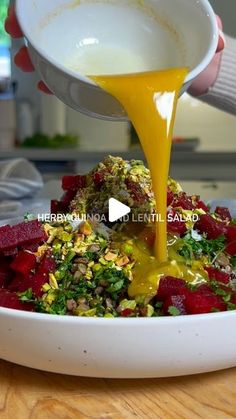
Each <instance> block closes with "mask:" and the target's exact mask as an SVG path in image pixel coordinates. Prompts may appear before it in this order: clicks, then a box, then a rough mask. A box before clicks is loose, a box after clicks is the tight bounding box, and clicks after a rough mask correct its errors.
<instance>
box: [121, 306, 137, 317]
mask: <svg viewBox="0 0 236 419" xmlns="http://www.w3.org/2000/svg"><path fill="white" fill-rule="evenodd" d="M133 313H134V311H133V310H131V308H125V309H124V310H122V312H121V313H120V314H121V317H130V316H131V315H132V314H133Z"/></svg>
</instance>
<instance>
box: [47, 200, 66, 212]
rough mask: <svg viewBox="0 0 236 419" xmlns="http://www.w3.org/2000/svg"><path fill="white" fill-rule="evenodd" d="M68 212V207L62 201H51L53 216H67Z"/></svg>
mask: <svg viewBox="0 0 236 419" xmlns="http://www.w3.org/2000/svg"><path fill="white" fill-rule="evenodd" d="M67 212H68V205H65V204H63V202H61V201H56V200H52V201H51V214H65V213H67Z"/></svg>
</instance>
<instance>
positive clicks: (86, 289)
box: [0, 156, 236, 317]
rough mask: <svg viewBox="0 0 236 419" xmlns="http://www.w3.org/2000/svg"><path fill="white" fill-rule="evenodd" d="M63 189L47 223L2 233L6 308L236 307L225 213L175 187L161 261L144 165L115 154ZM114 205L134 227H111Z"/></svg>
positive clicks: (108, 313) (110, 311) (91, 311)
mask: <svg viewBox="0 0 236 419" xmlns="http://www.w3.org/2000/svg"><path fill="white" fill-rule="evenodd" d="M62 189H63V190H64V194H63V197H62V198H61V200H60V201H52V202H51V213H52V215H54V216H55V217H53V216H52V217H50V220H49V221H47V220H46V219H45V221H39V220H37V219H36V220H35V219H30V220H29V219H27V217H26V219H25V220H24V221H23V222H22V223H20V224H17V225H14V226H9V225H7V226H3V227H0V306H1V307H6V308H13V309H18V310H27V311H36V312H40V313H48V314H54V315H71V316H86V317H156V316H177V315H187V314H200V313H212V312H218V311H226V310H235V309H236V220H233V219H232V217H231V214H230V212H229V210H228V209H227V208H222V207H218V208H216V210H215V212H214V213H212V212H211V211H210V210H209V208H208V207H207V206H206V204H205V203H204V202H202V201H201V200H200V197H199V196H187V194H185V193H184V192H182V190H181V187H180V185H179V184H178V183H177V182H175V181H174V180H173V179H169V181H168V190H167V222H168V260H167V261H166V262H163V263H159V262H158V261H157V260H156V258H155V257H154V256H153V246H154V242H155V217H157V216H158V214H155V199H154V195H153V192H152V183H151V178H150V173H149V170H148V169H147V168H145V166H144V165H143V163H142V162H141V161H136V160H131V161H124V160H123V159H121V158H119V157H111V156H108V157H107V158H105V159H104V161H103V162H101V163H99V164H98V165H97V167H95V168H94V169H93V170H92V171H91V172H90V173H89V174H88V175H86V176H80V175H78V176H65V177H64V178H63V179H62ZM110 197H113V198H115V199H117V200H119V201H121V202H122V203H123V204H125V205H128V206H129V207H130V208H131V213H130V216H129V218H128V219H126V220H122V219H121V220H119V221H117V222H115V223H109V221H108V201H109V198H110ZM59 215H61V218H60V217H59ZM159 221H160V220H159Z"/></svg>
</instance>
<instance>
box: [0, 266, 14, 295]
mask: <svg viewBox="0 0 236 419" xmlns="http://www.w3.org/2000/svg"><path fill="white" fill-rule="evenodd" d="M11 278H12V271H11V269H10V265H9V262H8V261H6V260H5V259H1V260H0V288H5V287H7V285H8V282H9V281H10V280H11Z"/></svg>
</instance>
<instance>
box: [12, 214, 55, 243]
mask: <svg viewBox="0 0 236 419" xmlns="http://www.w3.org/2000/svg"><path fill="white" fill-rule="evenodd" d="M12 229H13V230H14V233H15V235H16V238H17V245H18V246H24V245H25V244H28V243H30V244H31V243H43V242H44V241H46V240H47V235H46V233H45V231H44V228H43V225H42V224H41V223H40V222H39V221H37V220H33V221H28V222H23V223H20V224H17V225H15V226H13V227H12Z"/></svg>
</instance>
